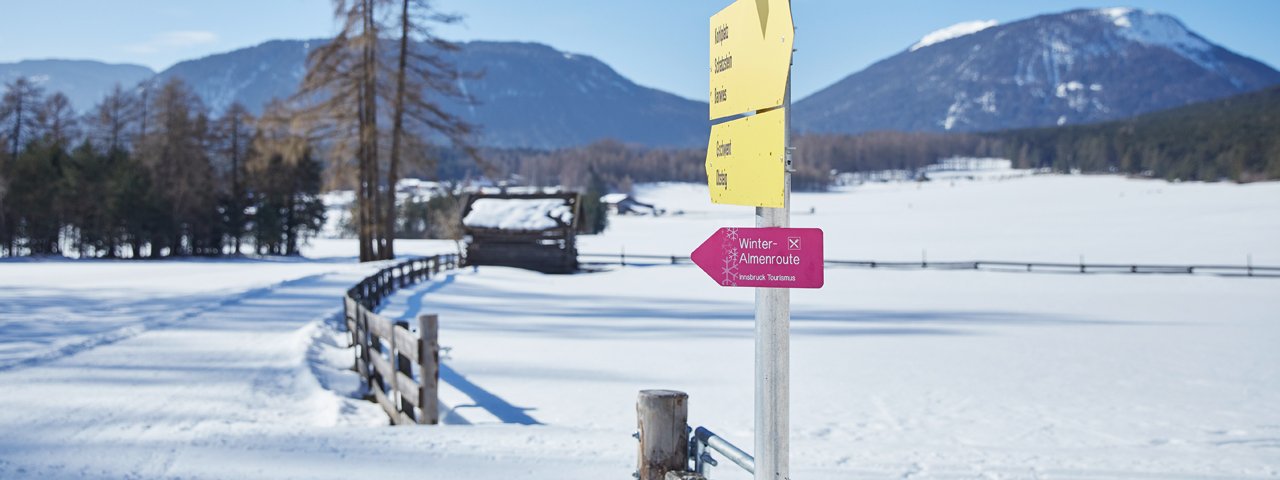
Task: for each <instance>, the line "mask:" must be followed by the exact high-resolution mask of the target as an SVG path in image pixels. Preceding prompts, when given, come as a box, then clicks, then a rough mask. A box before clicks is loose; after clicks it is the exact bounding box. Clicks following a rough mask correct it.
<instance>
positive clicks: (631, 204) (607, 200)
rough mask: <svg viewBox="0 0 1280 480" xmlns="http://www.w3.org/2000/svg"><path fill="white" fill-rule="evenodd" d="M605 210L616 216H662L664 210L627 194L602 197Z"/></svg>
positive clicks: (601, 201) (612, 194) (611, 194)
mask: <svg viewBox="0 0 1280 480" xmlns="http://www.w3.org/2000/svg"><path fill="white" fill-rule="evenodd" d="M600 203H603V204H604V206H605V210H606V211H608V212H609V213H612V214H614V215H654V216H657V215H662V214H663V213H664V210H662V209H660V208H658V207H655V206H653V205H651V204H648V203H644V202H641V201H640V200H637V199H636V197H633V196H631V195H629V194H626V193H610V194H608V195H605V196H602V197H600Z"/></svg>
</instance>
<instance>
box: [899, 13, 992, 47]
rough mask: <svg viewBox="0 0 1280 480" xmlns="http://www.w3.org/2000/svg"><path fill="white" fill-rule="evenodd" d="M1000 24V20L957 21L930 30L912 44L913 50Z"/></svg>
mask: <svg viewBox="0 0 1280 480" xmlns="http://www.w3.org/2000/svg"><path fill="white" fill-rule="evenodd" d="M998 24H1000V22H997V21H995V20H974V21H972V22H961V23H957V24H955V25H952V26H950V27H947V28H943V29H941V30H935V31H933V32H930V33H929V34H928V35H925V36H924V37H923V38H921V39H920V41H919V42H916V44H915V45H912V46H911V51H913V52H914V51H916V50H919V49H921V48H924V47H927V46H929V45H933V44H935V43H942V42H945V41H947V40H951V39H953V38H960V37H963V36H965V35H973V34H975V33H978V32H981V31H983V30H986V29H988V28H991V27H994V26H996V25H998Z"/></svg>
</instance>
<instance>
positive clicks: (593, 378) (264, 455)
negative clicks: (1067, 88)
mask: <svg viewBox="0 0 1280 480" xmlns="http://www.w3.org/2000/svg"><path fill="white" fill-rule="evenodd" d="M638 194H639V196H640V198H641V199H643V200H648V201H652V202H653V203H656V204H658V206H660V207H663V208H667V209H668V210H683V211H684V212H685V214H684V215H680V216H666V217H658V218H654V217H622V218H613V219H611V222H612V225H611V228H610V230H609V232H608V233H607V234H605V235H602V236H598V237H591V238H584V239H582V247H581V249H582V250H583V251H585V252H597V253H616V252H619V251H622V250H624V249H625V251H626V252H627V253H628V254H643V253H651V254H663V255H669V254H677V255H686V254H688V252H689V251H691V250H692V249H693V248H694V247H695V246H697V245H698V244H699V243H700V242H701V241H702V240H703V239H704V238H705V237H706V236H707V235H709V234H711V233H712V232H713V231H714V230H715V228H718V227H720V226H728V225H751V223H752V217H751V212H750V209H748V208H745V207H731V206H713V205H711V204H710V203H709V201H708V200H707V197H706V191H705V188H703V187H698V186H688V185H658V186H646V187H643V188H641V189H640V191H639V192H638ZM793 200H794V201H793V211H794V212H795V215H794V217H793V224H794V225H795V226H804V227H821V228H823V229H824V230H825V232H826V242H825V243H826V248H827V257H828V258H838V259H876V260H918V259H919V258H920V256H921V255H922V252H927V255H928V258H929V259H930V260H975V259H983V260H1005V259H1009V260H1038V261H1062V262H1075V261H1078V260H1079V257H1080V256H1084V257H1085V259H1086V261H1090V262H1149V263H1230V264H1243V263H1244V262H1245V259H1246V257H1247V256H1250V255H1251V256H1252V258H1253V262H1254V263H1255V264H1269V265H1276V264H1280V184H1277V183H1267V184H1253V185H1244V186H1241V185H1228V184H1169V183H1164V182H1158V181H1140V180H1127V179H1122V178H1117V177H1071V176H1036V177H1029V178H1022V179H1015V180H1007V181H1000V182H997V181H964V180H958V181H955V182H954V183H952V182H950V181H942V182H931V183H926V184H915V183H891V184H869V185H865V186H860V187H853V188H850V189H848V190H845V191H841V192H835V193H827V194H803V193H801V194H796V195H795V196H794V198H793ZM811 209H812V213H810V212H811ZM397 246H398V247H399V249H400V250H402V251H408V252H410V253H415V254H427V253H433V252H444V251H450V250H451V249H452V248H453V245H452V243H448V242H407V243H400V242H398V244H397ZM353 250H354V244H353V243H352V242H347V241H339V240H332V241H322V242H318V243H317V244H316V245H314V246H313V247H312V248H310V249H309V250H308V256H309V257H310V259H308V260H279V261H272V260H237V261H194V260H193V261H163V262H109V261H8V262H0V390H3V391H4V392H5V393H4V394H3V395H0V478H350V477H356V476H361V477H369V476H372V477H384V476H394V477H409V476H414V477H420V478H442V479H447V478H472V479H483V478H495V479H498V478H628V477H629V475H630V473H631V471H632V470H633V469H634V461H635V459H634V455H635V441H634V440H633V439H632V438H631V437H630V433H631V432H632V431H633V430H634V426H635V425H634V423H635V411H634V401H635V395H636V392H637V391H638V390H641V389H645V388H673V389H679V390H684V391H686V392H688V393H689V394H690V416H691V418H690V422H691V423H693V424H695V425H703V426H707V427H710V428H711V429H712V430H715V431H716V432H717V433H720V434H721V435H723V436H725V437H727V438H729V439H731V440H733V441H735V443H737V444H739V445H740V446H743V447H745V448H747V449H748V450H750V449H751V431H752V425H751V421H752V405H751V398H752V392H751V388H752V368H751V365H752V358H751V357H752V352H753V348H752V320H751V318H752V313H751V311H752V292H751V290H750V289H724V288H720V287H717V286H716V285H715V283H714V282H713V281H712V280H710V279H708V278H706V277H705V275H704V274H703V273H702V272H701V271H700V270H698V269H697V268H696V267H693V266H687V265H681V266H669V265H664V266H652V267H634V268H632V267H629V268H625V269H614V270H611V271H607V272H602V273H594V274H583V275H573V276H546V275H540V274H536V273H530V272H525V271H519V270H512V269H506V268H494V267H482V268H480V269H479V270H478V271H471V270H469V269H468V270H464V271H459V272H455V273H453V274H450V275H446V276H442V277H439V278H437V279H436V280H435V281H433V282H430V283H427V284H422V285H418V286H415V287H413V288H410V289H406V290H404V291H402V292H400V293H399V294H397V295H396V296H395V297H393V298H392V299H391V301H390V303H389V304H388V305H387V306H386V308H385V309H384V310H383V312H384V313H385V314H387V315H389V316H393V317H397V318H411V317H413V316H414V315H416V314H418V313H428V312H431V313H439V314H440V315H441V341H442V343H443V345H444V346H445V347H447V348H449V350H448V352H447V355H446V358H445V361H444V368H443V369H442V374H441V380H442V392H441V401H442V402H443V404H444V405H445V406H446V407H448V410H447V416H446V423H447V424H446V425H442V426H436V427H396V428H392V427H387V426H385V423H386V420H385V417H383V416H382V415H381V413H380V410H379V409H378V408H377V407H376V406H375V405H373V404H370V403H367V402H363V401H360V400H354V399H351V398H349V397H348V396H347V395H349V394H351V393H352V391H354V390H355V388H356V387H355V385H356V381H355V379H354V378H353V375H352V374H351V373H350V372H346V371H344V370H343V368H345V367H347V366H349V362H350V358H351V353H350V352H349V351H348V350H346V349H344V348H341V345H344V341H343V340H342V338H341V334H340V333H338V332H336V331H335V330H334V326H333V324H334V315H335V313H336V312H337V311H338V309H339V308H340V304H339V302H338V299H339V297H340V295H341V292H342V291H343V290H345V289H346V288H347V287H348V286H350V285H351V284H352V283H354V282H355V281H357V280H358V279H359V278H360V277H361V276H362V275H365V274H367V273H368V272H371V271H373V270H375V269H376V268H377V265H357V264H355V263H354V260H353V259H352V257H351V251H353ZM792 305H793V308H794V314H793V324H792V370H791V372H792V409H791V415H792V447H791V450H792V471H793V477H794V478H889V477H895V478H907V477H910V478H1277V477H1280V408H1277V407H1276V406H1277V405H1280V348H1277V345H1280V279H1261V278H1253V279H1248V278H1226V277H1213V276H1153V275H1076V274H1025V273H992V272H973V271H959V272H958V271H950V272H949V271H884V270H858V269H832V270H828V272H827V275H826V286H825V288H823V289H821V290H808V291H800V290H798V291H795V292H794V293H793V295H792ZM721 465H722V466H721V467H718V468H716V469H715V470H714V471H713V474H712V475H713V477H714V478H745V475H743V474H741V473H740V472H738V471H736V469H735V467H733V466H731V465H730V464H729V463H728V462H722V463H721Z"/></svg>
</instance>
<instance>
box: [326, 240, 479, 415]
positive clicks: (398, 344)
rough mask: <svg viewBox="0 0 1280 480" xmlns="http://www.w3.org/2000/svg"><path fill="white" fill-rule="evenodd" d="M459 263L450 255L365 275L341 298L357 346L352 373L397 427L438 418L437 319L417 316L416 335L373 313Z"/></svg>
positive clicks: (425, 259)
mask: <svg viewBox="0 0 1280 480" xmlns="http://www.w3.org/2000/svg"><path fill="white" fill-rule="evenodd" d="M460 265H461V260H460V259H459V258H458V256H457V255H453V254H449V255H436V256H434V257H426V258H417V259H413V260H407V261H404V262H401V263H398V264H396V265H392V266H390V267H387V268H384V269H382V270H379V271H378V273H375V274H373V275H371V276H369V277H366V278H365V279H364V280H361V281H360V283H357V284H356V285H355V286H353V287H351V289H349V290H347V294H346V296H345V297H343V302H342V305H343V318H344V321H345V323H346V326H347V331H348V332H349V333H350V346H353V347H355V371H356V372H357V373H359V374H360V378H361V379H362V380H363V381H364V382H365V385H366V386H367V387H368V389H369V392H370V393H371V394H372V395H373V400H374V401H376V402H377V403H378V405H380V406H382V409H383V410H384V411H385V412H387V416H388V417H390V418H391V422H392V423H394V424H396V425H403V424H413V423H423V424H435V423H438V422H439V420H440V412H439V400H438V395H437V393H438V390H437V383H438V382H439V378H440V345H439V342H438V329H439V318H438V317H437V316H436V315H421V316H419V317H418V335H414V334H413V332H412V331H410V330H409V323H408V322H394V321H392V320H391V319H389V318H387V317H384V316H382V315H378V314H377V313H375V310H377V308H378V306H380V305H381V304H382V302H383V301H384V300H386V299H387V297H389V296H391V294H392V293H394V292H395V290H396V289H397V288H402V287H405V286H408V285H410V284H413V283H416V282H420V281H423V280H429V279H430V278H431V277H432V276H433V275H436V274H438V273H440V272H441V271H443V270H450V269H454V268H457V267H459V266H460ZM415 366H416V370H417V375H416V376H415V374H414V370H415Z"/></svg>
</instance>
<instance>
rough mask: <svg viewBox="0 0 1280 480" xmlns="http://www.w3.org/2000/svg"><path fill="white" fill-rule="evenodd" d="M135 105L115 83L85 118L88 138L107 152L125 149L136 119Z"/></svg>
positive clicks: (135, 102)
mask: <svg viewBox="0 0 1280 480" xmlns="http://www.w3.org/2000/svg"><path fill="white" fill-rule="evenodd" d="M137 103H138V102H137V100H136V99H134V97H133V96H132V95H130V94H129V92H128V91H126V90H125V89H124V88H122V87H121V86H120V84H118V83H117V84H116V86H115V87H114V88H112V89H111V91H110V92H108V93H107V95H106V96H105V97H103V98H102V101H101V102H99V103H98V105H97V106H95V107H94V109H93V111H92V112H90V114H89V116H88V117H87V120H88V124H89V131H90V137H91V138H93V139H94V140H95V141H96V142H98V144H99V145H103V146H105V147H106V149H107V151H108V152H111V151H116V150H124V149H126V148H127V147H128V145H129V142H130V141H131V138H132V137H131V133H132V132H131V131H130V127H131V126H132V125H133V124H135V123H136V122H137V119H138V111H137V110H138V104H137Z"/></svg>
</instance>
